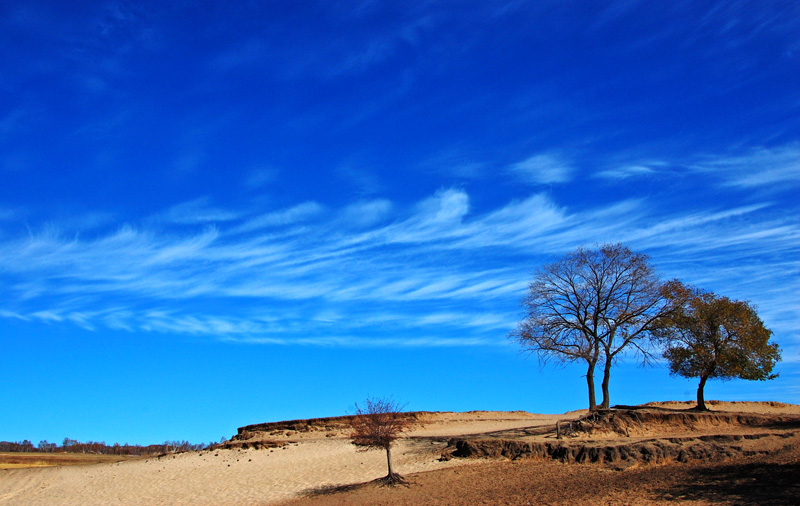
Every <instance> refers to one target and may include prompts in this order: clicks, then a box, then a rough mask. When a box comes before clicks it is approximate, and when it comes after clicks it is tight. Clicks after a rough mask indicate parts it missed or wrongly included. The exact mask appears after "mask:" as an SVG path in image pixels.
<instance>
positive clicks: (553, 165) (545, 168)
mask: <svg viewBox="0 0 800 506" xmlns="http://www.w3.org/2000/svg"><path fill="white" fill-rule="evenodd" d="M508 170H509V172H511V173H512V174H514V175H515V176H516V177H518V178H519V179H521V180H522V181H524V182H526V183H528V184H531V185H545V184H556V183H566V182H569V181H570V180H571V179H572V175H573V172H574V170H573V168H572V166H571V165H570V164H569V163H568V162H567V161H566V160H564V159H563V157H561V156H559V155H556V154H551V153H544V154H538V155H534V156H531V157H529V158H526V159H525V160H522V161H521V162H517V163H515V164H512V165H510V166H509V167H508Z"/></svg>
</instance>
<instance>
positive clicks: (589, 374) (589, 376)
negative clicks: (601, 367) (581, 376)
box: [586, 362, 597, 411]
mask: <svg viewBox="0 0 800 506" xmlns="http://www.w3.org/2000/svg"><path fill="white" fill-rule="evenodd" d="M586 384H587V385H588V386H589V411H597V401H596V400H595V397H594V363H591V362H590V363H589V369H588V370H587V371H586Z"/></svg>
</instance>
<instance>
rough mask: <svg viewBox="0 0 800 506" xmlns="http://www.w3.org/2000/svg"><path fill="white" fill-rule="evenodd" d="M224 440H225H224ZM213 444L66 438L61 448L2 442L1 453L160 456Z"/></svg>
mask: <svg viewBox="0 0 800 506" xmlns="http://www.w3.org/2000/svg"><path fill="white" fill-rule="evenodd" d="M223 439H224V438H223ZM211 446H213V443H211V444H206V443H199V444H192V443H190V442H188V441H165V442H164V443H162V444H155V445H147V446H141V445H129V444H128V443H125V444H123V445H121V444H119V443H114V444H113V445H107V444H106V443H105V441H87V442H85V443H81V442H80V441H76V440H74V439H70V438H64V441H63V442H62V443H61V446H58V444H56V443H49V442H47V441H46V440H43V441H39V444H38V445H34V444H33V443H31V442H30V441H28V440H27V439H26V440H24V441H17V442H11V441H0V452H41V453H96V454H102V455H158V454H162V453H177V452H185V451H193V450H205V449H207V448H209V447H211Z"/></svg>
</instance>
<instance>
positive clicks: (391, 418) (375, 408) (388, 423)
mask: <svg viewBox="0 0 800 506" xmlns="http://www.w3.org/2000/svg"><path fill="white" fill-rule="evenodd" d="M404 407H405V406H404V405H400V404H399V403H397V402H395V401H393V400H389V399H369V398H368V399H367V400H366V401H365V403H364V407H363V409H362V407H361V406H359V405H358V404H356V416H355V418H353V422H352V427H353V432H352V433H351V434H350V439H351V441H352V442H353V444H355V445H357V446H363V447H364V449H365V450H370V449H381V448H382V449H384V450H386V464H387V466H388V468H389V473H388V474H387V475H386V477H385V478H383V480H382V481H383V482H384V483H386V484H388V485H394V484H396V483H405V480H404V479H403V477H402V476H400V475H399V474H397V473H395V472H394V470H393V469H392V443H393V442H395V441H396V440H397V439H398V438H399V437H400V435H401V434H402V433H403V431H404V430H406V429H407V428H408V426H409V423H408V419H407V418H406V417H405V416H404V415H403V413H402V412H401V411H402V409H403V408H404Z"/></svg>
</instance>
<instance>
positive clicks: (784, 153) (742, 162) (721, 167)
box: [689, 143, 800, 189]
mask: <svg viewBox="0 0 800 506" xmlns="http://www.w3.org/2000/svg"><path fill="white" fill-rule="evenodd" d="M689 168H690V169H691V170H694V171H697V172H702V173H705V174H709V175H712V176H714V177H719V178H720V179H721V183H722V184H723V185H725V186H733V187H737V188H764V187H772V188H774V189H784V188H786V187H796V186H798V185H800V144H798V143H793V144H785V145H781V146H777V147H773V148H764V147H756V148H751V149H749V150H747V151H745V152H742V153H737V154H732V155H714V156H706V157H703V158H702V159H700V160H698V161H696V162H694V163H692V164H690V165H689Z"/></svg>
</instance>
